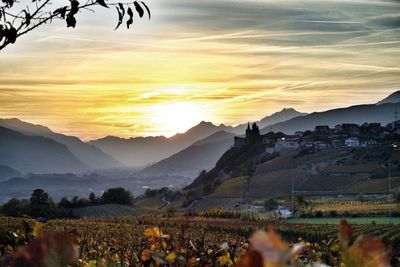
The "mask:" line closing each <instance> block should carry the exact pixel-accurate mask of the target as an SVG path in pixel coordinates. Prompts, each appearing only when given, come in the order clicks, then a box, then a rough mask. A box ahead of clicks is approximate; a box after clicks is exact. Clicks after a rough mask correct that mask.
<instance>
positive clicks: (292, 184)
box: [292, 174, 294, 217]
mask: <svg viewBox="0 0 400 267" xmlns="http://www.w3.org/2000/svg"><path fill="white" fill-rule="evenodd" d="M292 216H293V217H294V179H293V174H292Z"/></svg>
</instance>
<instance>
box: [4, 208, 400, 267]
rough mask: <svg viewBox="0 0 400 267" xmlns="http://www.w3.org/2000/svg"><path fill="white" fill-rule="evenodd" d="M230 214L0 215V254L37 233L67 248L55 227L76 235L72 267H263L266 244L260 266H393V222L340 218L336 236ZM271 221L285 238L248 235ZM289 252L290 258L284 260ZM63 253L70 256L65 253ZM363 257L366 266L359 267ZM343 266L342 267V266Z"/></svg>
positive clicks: (328, 230) (397, 245)
mask: <svg viewBox="0 0 400 267" xmlns="http://www.w3.org/2000/svg"><path fill="white" fill-rule="evenodd" d="M235 216H236V214H233V216H232V217H233V219H232V218H228V217H229V216H227V213H225V214H224V217H226V218H221V217H222V216H219V214H218V212H217V211H214V212H209V213H202V214H187V215H169V216H167V215H163V216H161V215H160V216H154V215H153V216H142V217H120V218H98V219H80V220H70V219H68V220H51V221H48V222H46V223H39V222H37V221H35V220H31V219H20V218H9V217H0V236H1V239H0V253H1V255H3V254H10V253H11V252H13V251H14V250H15V248H16V247H17V246H19V245H23V244H25V243H27V242H29V241H30V240H32V239H34V238H36V237H38V236H40V235H45V236H46V235H47V238H46V239H44V240H46V242H48V240H53V241H52V242H53V243H55V244H58V245H59V246H61V248H62V250H63V251H69V250H68V248H64V247H63V246H68V247H72V246H69V245H68V244H69V243H68V239H67V240H66V241H57V240H58V239H57V238H58V237H57V236H51V235H49V233H54V232H62V233H71V234H72V235H73V236H74V238H75V239H76V243H77V244H78V246H79V255H77V256H78V257H77V258H78V259H79V260H78V261H77V262H76V263H75V265H73V266H79V267H80V266H233V265H235V264H238V265H239V266H243V267H249V266H262V265H257V263H255V262H252V260H255V259H257V257H264V256H265V255H264V254H263V253H264V252H265V251H264V250H265V249H267V250H268V253H269V254H268V253H267V254H268V255H270V256H271V257H275V256H276V257H277V259H276V260H277V262H275V263H274V262H272V261H271V262H272V263H274V264H275V265H272V264H271V265H264V266H276V267H279V266H311V265H308V264H311V263H316V262H319V263H321V262H322V263H325V264H328V265H329V266H355V267H356V266H388V265H387V262H388V259H389V256H390V258H391V261H392V265H393V266H399V262H398V257H399V256H400V255H399V252H400V225H373V224H369V225H354V226H353V228H354V231H353V229H352V228H350V227H349V226H348V225H346V224H343V223H342V225H341V232H340V234H339V237H340V238H339V239H338V234H337V233H338V229H339V227H338V226H337V225H310V224H296V225H293V224H287V223H286V222H284V221H278V220H272V221H250V220H242V221H241V220H238V219H235ZM270 226H272V227H273V228H274V229H275V230H276V232H277V233H279V234H280V235H281V236H282V237H283V238H284V239H285V240H286V241H287V242H288V243H286V242H284V241H283V240H281V239H280V237H279V236H278V235H276V234H275V232H273V231H272V230H269V231H267V232H261V233H258V234H256V235H253V236H252V234H254V233H256V232H257V230H258V229H269V227H270ZM353 232H354V235H353ZM363 234H371V235H373V236H376V237H378V238H380V239H381V240H382V241H383V242H384V243H385V244H386V246H391V247H392V251H393V254H391V255H390V253H389V251H388V250H386V248H385V245H383V243H381V242H380V241H378V240H377V239H375V238H372V237H370V238H367V237H364V238H362V239H358V240H357V241H355V240H356V238H357V237H359V236H360V235H363ZM49 236H50V237H49ZM250 236H252V237H251V238H250V243H249V237H250ZM60 238H61V237H60ZM63 238H65V237H63ZM63 240H65V239H63ZM43 242H44V241H43ZM71 242H72V241H71ZM353 243H354V244H353ZM46 244H47V243H46ZM60 244H61V245H60ZM351 244H353V245H351ZM368 244H369V245H368ZM42 247H43V246H42ZM300 247H302V249H300ZM293 249H294V250H295V251H294V250H293ZM296 249H298V251H297V250H296ZM260 250H262V251H260ZM71 251H72V250H71ZM300 251H302V252H300ZM71 253H72V252H71ZM251 253H253V254H251ZM254 253H256V254H254ZM257 253H259V254H257ZM271 253H272V254H271ZM291 253H294V254H293V255H292V254H291ZM364 253H366V254H365V255H364ZM64 254H65V253H64ZM249 254H250V256H249ZM260 254H261V256H260ZM68 255H69V254H68ZM257 255H258V256H257ZM288 255H291V256H290V257H289V258H285V257H287V256H288ZM363 255H364V256H363ZM69 256H71V257H72V254H71V255H69ZM249 257H250V259H249ZM292 257H293V258H292ZM360 257H361V258H362V257H364V258H363V259H361V258H360ZM284 259H285V260H289V261H283V260H284ZM264 260H265V259H264ZM269 260H271V259H269ZM281 260H282V262H281ZM354 260H356V262H355V263H354V262H353V261H354ZM366 260H368V264H373V265H366V262H365V261H366ZM261 262H262V261H261ZM288 262H289V263H290V262H291V263H290V264H291V265H290V264H289V263H288ZM351 262H353V263H354V264H352V263H351ZM278 263H279V264H278ZM343 263H347V264H346V265H341V264H343ZM249 264H250V265H249ZM313 266H316V265H313Z"/></svg>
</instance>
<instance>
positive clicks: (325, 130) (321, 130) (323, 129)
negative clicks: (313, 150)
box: [315, 125, 331, 134]
mask: <svg viewBox="0 0 400 267" xmlns="http://www.w3.org/2000/svg"><path fill="white" fill-rule="evenodd" d="M330 130H331V129H330V128H329V126H328V125H318V126H316V127H315V133H316V134H329V132H330Z"/></svg>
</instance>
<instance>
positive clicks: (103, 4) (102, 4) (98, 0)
mask: <svg viewBox="0 0 400 267" xmlns="http://www.w3.org/2000/svg"><path fill="white" fill-rule="evenodd" d="M97 3H98V4H99V5H101V6H103V7H106V8H108V6H107V4H106V2H105V1H104V0H97Z"/></svg>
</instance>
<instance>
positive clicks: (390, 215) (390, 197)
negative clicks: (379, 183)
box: [388, 162, 392, 224]
mask: <svg viewBox="0 0 400 267" xmlns="http://www.w3.org/2000/svg"><path fill="white" fill-rule="evenodd" d="M390 176H391V174H390V162H389V197H388V201H389V224H392V207H391V204H392V201H391V200H392V196H391V191H392V190H391V187H392V182H391V177H390Z"/></svg>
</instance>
